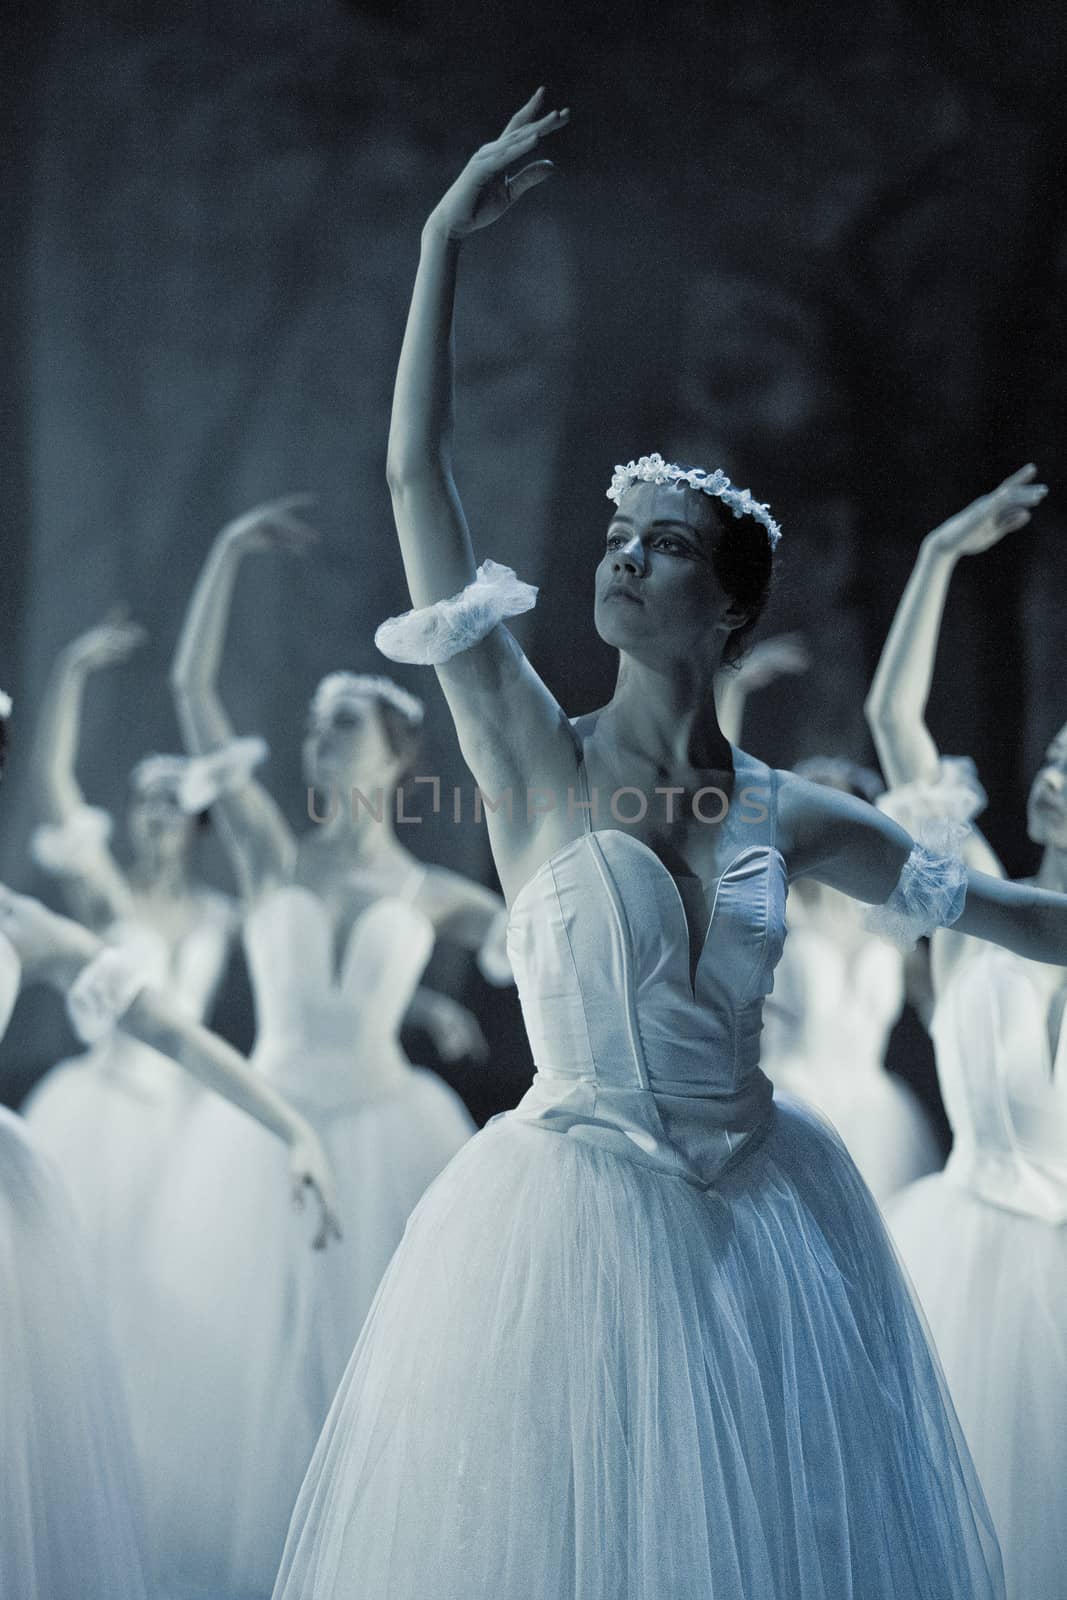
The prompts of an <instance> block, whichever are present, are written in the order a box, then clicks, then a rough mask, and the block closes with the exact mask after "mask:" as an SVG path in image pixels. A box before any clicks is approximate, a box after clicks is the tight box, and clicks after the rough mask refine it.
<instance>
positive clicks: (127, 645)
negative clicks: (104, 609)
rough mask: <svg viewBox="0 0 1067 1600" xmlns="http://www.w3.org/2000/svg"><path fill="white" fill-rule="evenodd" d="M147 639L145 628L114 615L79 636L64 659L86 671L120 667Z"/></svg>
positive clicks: (117, 614) (69, 646) (73, 641)
mask: <svg viewBox="0 0 1067 1600" xmlns="http://www.w3.org/2000/svg"><path fill="white" fill-rule="evenodd" d="M147 638H148V630H147V628H144V627H142V625H141V624H140V623H139V622H131V621H130V619H129V618H128V617H125V616H123V615H121V613H118V612H115V613H113V614H112V615H111V616H109V617H106V618H105V619H104V621H103V622H98V623H97V625H96V627H95V628H89V629H88V631H87V632H85V633H82V634H79V635H78V637H77V638H76V639H73V640H71V642H70V644H69V645H68V646H67V658H68V660H70V661H71V662H72V663H73V664H74V665H75V666H78V667H81V668H82V669H83V671H85V672H96V671H97V670H98V668H101V667H115V666H119V665H120V664H121V663H122V662H123V661H127V660H129V658H130V656H132V655H133V653H134V651H135V650H139V649H140V648H141V646H142V645H143V644H144V643H145V641H146V640H147Z"/></svg>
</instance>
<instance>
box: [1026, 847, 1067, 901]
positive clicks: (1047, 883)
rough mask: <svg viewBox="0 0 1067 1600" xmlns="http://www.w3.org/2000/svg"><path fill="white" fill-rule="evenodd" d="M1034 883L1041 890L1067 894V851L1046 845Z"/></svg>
mask: <svg viewBox="0 0 1067 1600" xmlns="http://www.w3.org/2000/svg"><path fill="white" fill-rule="evenodd" d="M1034 882H1035V883H1036V884H1037V886H1038V888H1040V889H1053V890H1055V892H1056V893H1057V894H1067V850H1064V849H1061V848H1060V847H1059V846H1057V845H1054V844H1049V845H1046V846H1045V851H1044V854H1043V855H1042V857H1041V865H1040V866H1039V867H1038V869H1037V876H1036V877H1035V879H1034Z"/></svg>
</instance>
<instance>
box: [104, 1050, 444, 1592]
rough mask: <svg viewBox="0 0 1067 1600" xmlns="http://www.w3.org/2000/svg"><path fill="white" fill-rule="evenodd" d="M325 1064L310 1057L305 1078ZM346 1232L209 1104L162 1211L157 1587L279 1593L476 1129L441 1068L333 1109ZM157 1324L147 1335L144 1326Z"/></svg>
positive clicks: (150, 1320) (142, 1428) (144, 1409)
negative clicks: (369, 1365)
mask: <svg viewBox="0 0 1067 1600" xmlns="http://www.w3.org/2000/svg"><path fill="white" fill-rule="evenodd" d="M312 1072H313V1067H312V1066H311V1065H310V1064H309V1066H308V1073H309V1075H311V1074H312ZM284 1092H285V1093H286V1094H287V1095H288V1097H289V1098H290V1100H291V1101H292V1102H293V1103H295V1104H297V1105H298V1106H300V1108H301V1109H302V1110H304V1111H305V1112H306V1113H307V1114H308V1116H309V1117H310V1119H311V1121H312V1122H313V1124H314V1126H315V1127H316V1129H317V1131H318V1132H319V1133H320V1134H321V1136H322V1138H323V1142H324V1144H325V1146H326V1149H327V1151H328V1153H329V1155H330V1158H331V1160H332V1162H333V1166H334V1172H335V1175H336V1178H337V1184H338V1192H339V1203H340V1214H341V1224H342V1227H343V1229H344V1237H343V1239H342V1240H341V1241H340V1242H339V1243H336V1242H332V1243H331V1244H330V1245H329V1247H328V1248H327V1249H326V1250H325V1251H323V1252H315V1251H313V1250H312V1248H311V1241H312V1238H313V1235H314V1231H315V1226H316V1224H317V1220H318V1219H317V1209H316V1215H314V1216H313V1215H311V1214H310V1211H311V1206H310V1204H309V1208H308V1214H307V1215H300V1214H298V1213H296V1212H294V1210H293V1206H292V1202H291V1199H290V1183H289V1177H288V1169H289V1157H288V1152H287V1150H286V1148H285V1146H284V1145H283V1144H282V1143H281V1141H280V1140H278V1139H276V1138H274V1137H272V1136H271V1135H270V1134H269V1133H267V1132H265V1131H264V1130H263V1129H262V1128H261V1127H259V1126H258V1125H257V1124H256V1123H254V1122H252V1121H251V1120H250V1119H249V1118H248V1117H245V1116H243V1115H241V1114H240V1113H239V1112H237V1111H235V1110H234V1109H233V1108H232V1107H231V1106H229V1105H228V1104H226V1103H225V1102H223V1101H221V1100H217V1099H214V1098H211V1099H208V1098H206V1097H205V1099H204V1102H203V1104H202V1105H201V1106H200V1107H198V1108H197V1110H196V1111H195V1112H194V1114H193V1115H192V1116H191V1117H190V1119H189V1122H188V1124H187V1126H186V1128H185V1129H184V1130H183V1134H182V1138H181V1144H180V1149H179V1151H178V1152H177V1153H176V1155H175V1158H174V1161H173V1163H172V1165H171V1167H170V1168H169V1170H168V1175H167V1177H166V1180H165V1182H164V1183H163V1185H162V1189H161V1193H160V1196H159V1199H158V1201H157V1204H156V1206H155V1209H154V1212H153V1225H152V1232H153V1244H154V1249H153V1257H154V1262H155V1265H154V1268H153V1296H152V1304H151V1305H150V1306H149V1307H148V1308H146V1336H145V1338H144V1339H143V1340H142V1350H143V1354H144V1360H143V1361H142V1362H141V1363H140V1364H138V1365H137V1366H135V1369H134V1371H133V1373H132V1378H131V1381H132V1384H133V1386H134V1390H135V1392H134V1394H133V1396H132V1399H131V1409H132V1411H133V1414H134V1418H135V1428H136V1436H137V1442H138V1446H139V1454H140V1457H141V1461H142V1467H143V1472H144V1477H145V1483H146V1490H147V1494H148V1513H149V1532H150V1546H151V1550H152V1553H153V1557H154V1561H155V1564H156V1570H157V1572H158V1575H159V1577H160V1578H161V1580H162V1581H164V1582H165V1583H167V1584H170V1583H172V1582H173V1580H174V1577H175V1576H176V1575H178V1574H182V1575H184V1577H185V1578H186V1580H195V1581H196V1582H199V1583H200V1584H202V1585H203V1586H204V1587H205V1588H214V1589H217V1590H219V1591H221V1592H225V1593H226V1594H229V1593H230V1592H231V1591H236V1592H238V1593H241V1594H243V1593H245V1592H246V1591H247V1592H249V1593H253V1594H259V1595H268V1594H269V1593H270V1589H271V1585H272V1583H273V1580H274V1575H275V1573H276V1571H277V1566H278V1561H279V1559H280V1556H281V1551H282V1547H283V1545H284V1542H285V1535H286V1529H287V1528H288V1525H289V1517H290V1514H291V1512H292V1508H293V1503H294V1501H295V1499H296V1496H297V1493H298V1491H299V1489H300V1484H301V1481H302V1479H303V1476H304V1473H305V1471H306V1469H307V1465H308V1462H309V1460H310V1459H311V1455H312V1452H313V1450H314V1448H315V1443H316V1440H317V1439H318V1436H319V1433H320V1431H321V1428H322V1424H323V1421H324V1420H325V1417H326V1415H327V1412H328V1410H329V1406H330V1403H331V1401H332V1399H333V1395H334V1392H335V1390H336V1388H337V1384H338V1382H339V1381H340V1378H341V1376H342V1374H343V1372H344V1370H345V1366H346V1364H347V1362H348V1359H349V1357H350V1356H351V1353H352V1348H353V1346H354V1344H355V1342H356V1339H357V1337H358V1335H359V1331H360V1328H361V1327H362V1324H363V1320H364V1318H365V1316H366V1313H367V1310H368V1308H369V1306H370V1303H371V1301H372V1299H373V1297H374V1293H375V1290H376V1289H377V1287H378V1284H379V1282H380V1280H381V1277H382V1274H383V1272H384V1271H385V1268H386V1267H387V1265H388V1263H389V1258H390V1256H391V1255H392V1253H393V1251H394V1250H395V1248H396V1246H397V1244H398V1243H399V1241H400V1238H401V1236H402V1234H403V1231H404V1225H405V1223H406V1221H407V1218H408V1216H409V1214H410V1212H411V1211H412V1209H413V1207H414V1206H415V1205H416V1203H417V1202H418V1200H419V1198H420V1196H421V1195H422V1193H423V1191H424V1190H425V1189H426V1187H427V1185H428V1184H429V1183H431V1182H432V1180H433V1179H434V1178H435V1177H436V1176H437V1174H438V1173H439V1172H440V1171H441V1169H442V1167H444V1166H445V1164H446V1163H447V1162H448V1161H449V1160H450V1159H451V1157H452V1156H453V1155H454V1154H455V1153H456V1151H457V1150H458V1149H459V1148H460V1146H461V1145H462V1144H464V1143H465V1141H466V1140H467V1139H468V1138H469V1137H470V1135H471V1133H472V1132H473V1128H474V1125H473V1123H472V1122H471V1119H470V1117H469V1115H468V1113H467V1111H466V1109H465V1107H464V1106H463V1104H462V1102H461V1101H460V1100H459V1099H458V1097H457V1096H456V1095H455V1094H454V1093H453V1092H452V1090H451V1089H449V1088H448V1087H447V1086H446V1085H445V1084H444V1083H443V1082H442V1081H441V1079H440V1078H438V1077H437V1076H436V1075H435V1074H433V1073H431V1072H426V1071H422V1070H419V1069H411V1068H406V1069H405V1070H404V1073H403V1077H402V1081H401V1082H400V1083H399V1085H398V1086H397V1090H396V1092H395V1093H393V1094H391V1095H389V1096H388V1097H385V1098H381V1099H378V1100H373V1101H369V1102H366V1103H364V1104H362V1105H361V1106H359V1107H358V1108H354V1109H352V1110H350V1111H333V1112H330V1113H328V1114H326V1113H324V1112H322V1111H321V1110H316V1109H315V1107H314V1106H313V1105H312V1104H310V1103H307V1102H305V1103H304V1104H303V1105H301V1101H300V1096H299V1094H298V1093H297V1091H296V1089H295V1086H294V1085H293V1084H292V1083H291V1082H287V1083H286V1085H284ZM148 1325H150V1331H149V1326H148Z"/></svg>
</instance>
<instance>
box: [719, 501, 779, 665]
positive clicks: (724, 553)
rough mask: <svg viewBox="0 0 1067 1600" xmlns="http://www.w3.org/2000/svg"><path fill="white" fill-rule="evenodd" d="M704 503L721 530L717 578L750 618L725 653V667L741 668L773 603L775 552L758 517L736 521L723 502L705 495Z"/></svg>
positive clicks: (732, 638) (737, 630) (734, 631)
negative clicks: (754, 633) (753, 634)
mask: <svg viewBox="0 0 1067 1600" xmlns="http://www.w3.org/2000/svg"><path fill="white" fill-rule="evenodd" d="M701 499H704V500H707V501H709V502H710V504H709V509H710V511H711V514H712V516H713V518H714V520H715V523H716V525H717V527H718V530H719V533H718V538H717V539H716V540H715V544H714V546H713V548H712V552H711V564H712V566H713V567H714V569H715V576H716V577H717V578H718V580H719V582H720V584H721V585H722V587H723V589H724V590H725V591H726V593H727V594H728V595H729V597H730V599H731V600H732V601H733V602H734V603H735V605H739V606H743V607H744V609H745V611H746V612H747V614H748V615H747V620H746V621H745V622H743V623H742V624H741V626H740V627H739V628H735V629H734V630H733V632H732V633H731V634H730V637H729V638H728V639H727V641H726V645H725V647H724V649H723V653H722V665H723V666H724V667H737V666H740V664H741V658H742V656H743V655H744V653H745V649H746V647H747V644H748V639H749V635H750V634H751V632H752V630H753V628H754V627H755V626H756V624H757V622H758V621H759V619H760V617H761V616H762V615H763V613H764V611H765V609H766V606H767V601H768V600H769V599H770V594H771V583H772V580H773V578H774V551H773V550H772V549H771V542H770V540H769V539H768V537H767V530H766V528H765V527H764V526H763V524H762V523H761V522H757V521H756V519H755V517H745V516H741V517H735V516H734V514H733V512H732V511H730V510H728V508H727V507H726V506H724V505H723V503H722V501H721V500H716V499H714V498H713V497H712V496H710V495H702V496H701Z"/></svg>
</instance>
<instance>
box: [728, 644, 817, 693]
mask: <svg viewBox="0 0 1067 1600" xmlns="http://www.w3.org/2000/svg"><path fill="white" fill-rule="evenodd" d="M810 670H811V651H810V650H809V649H808V645H807V641H806V640H805V638H804V636H803V634H800V633H779V634H776V635H775V636H774V638H772V639H761V640H760V642H759V644H754V645H753V646H752V649H751V650H750V651H749V653H748V655H747V656H746V657H745V659H744V660H743V661H742V663H741V665H740V667H739V668H738V674H737V675H738V678H739V680H740V681H741V682H742V683H743V684H744V686H745V688H746V689H748V690H752V689H765V688H766V687H767V685H768V684H770V683H773V682H774V681H775V679H776V678H781V677H785V676H786V675H787V674H792V675H796V674H799V673H802V672H809V671H810Z"/></svg>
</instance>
